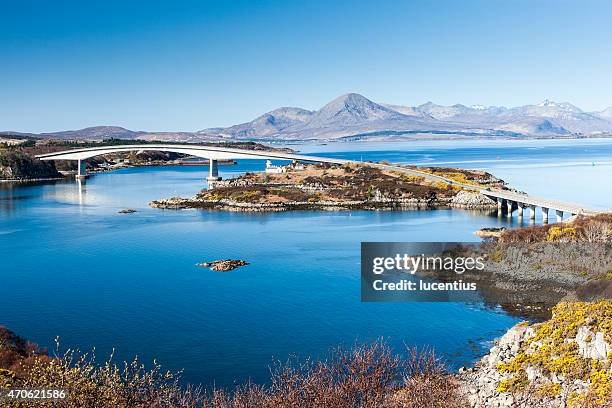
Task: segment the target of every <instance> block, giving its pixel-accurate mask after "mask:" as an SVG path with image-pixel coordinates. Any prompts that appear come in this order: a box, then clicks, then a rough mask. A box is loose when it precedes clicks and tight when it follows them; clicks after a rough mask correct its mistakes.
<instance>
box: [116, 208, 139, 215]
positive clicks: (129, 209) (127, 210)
mask: <svg viewBox="0 0 612 408" xmlns="http://www.w3.org/2000/svg"><path fill="white" fill-rule="evenodd" d="M135 212H137V211H136V210H135V209H133V208H125V209H123V210H119V211H117V213H118V214H133V213H135Z"/></svg>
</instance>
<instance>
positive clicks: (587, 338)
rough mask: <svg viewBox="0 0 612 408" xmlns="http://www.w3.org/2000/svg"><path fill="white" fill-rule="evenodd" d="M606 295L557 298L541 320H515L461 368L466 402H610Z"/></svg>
mask: <svg viewBox="0 0 612 408" xmlns="http://www.w3.org/2000/svg"><path fill="white" fill-rule="evenodd" d="M611 335H612V301H610V300H607V301H600V302H597V303H583V302H576V303H562V304H559V305H557V306H556V307H555V308H554V309H553V317H552V318H551V319H550V320H549V321H546V322H543V323H539V324H534V325H529V324H527V323H520V324H518V325H516V326H514V327H513V328H511V329H510V330H508V332H506V334H504V335H503V336H502V337H501V338H500V339H499V340H498V341H497V342H496V344H495V346H494V347H493V348H491V350H490V351H489V354H487V355H486V356H484V357H483V358H482V360H481V361H480V362H479V363H477V364H476V366H475V367H474V368H470V369H465V368H462V369H460V371H459V378H460V379H461V382H462V392H463V393H464V394H465V395H466V397H467V399H468V400H469V402H470V405H471V407H474V408H485V407H516V406H521V407H559V408H561V407H567V406H568V405H569V406H582V405H581V404H582V403H584V402H585V401H589V403H590V404H591V405H589V406H593V407H600V406H601V407H604V406H606V407H607V406H611V405H612V367H611V363H612V348H611Z"/></svg>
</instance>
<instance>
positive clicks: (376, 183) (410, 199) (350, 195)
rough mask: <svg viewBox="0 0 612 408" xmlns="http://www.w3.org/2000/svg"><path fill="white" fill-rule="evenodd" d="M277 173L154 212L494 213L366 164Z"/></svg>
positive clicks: (479, 179)
mask: <svg viewBox="0 0 612 408" xmlns="http://www.w3.org/2000/svg"><path fill="white" fill-rule="evenodd" d="M282 170H283V171H282V172H279V173H247V174H244V175H242V176H239V177H237V178H234V179H230V180H225V181H219V182H215V183H214V188H212V189H208V190H203V191H201V192H200V193H198V194H197V195H196V196H195V197H191V198H181V197H173V198H169V199H161V200H156V201H153V202H151V203H150V205H151V206H152V207H155V208H167V209H180V208H210V209H219V210H228V211H254V212H259V211H287V210H351V209H364V210H391V209H431V208H445V207H446V208H449V207H460V208H471V209H484V210H493V209H496V208H497V204H496V202H495V201H493V200H491V199H489V198H487V197H486V196H484V195H482V194H479V193H474V192H470V191H467V190H464V189H462V188H460V187H457V186H454V185H451V184H447V183H444V182H441V181H431V180H428V179H426V178H425V177H420V176H414V175H407V174H405V173H402V172H400V171H395V170H387V169H385V168H380V167H375V166H371V165H369V164H367V163H348V164H345V165H330V164H304V165H302V164H299V163H294V164H291V165H287V166H284V167H283V168H282ZM419 170H421V171H423V172H427V173H431V174H435V175H442V176H445V177H447V178H449V179H452V180H457V181H461V182H467V183H469V184H474V185H477V186H484V185H486V186H492V187H499V188H504V182H503V180H500V179H497V178H495V177H494V176H492V175H491V174H489V173H486V172H483V171H478V170H464V169H448V168H424V169H419Z"/></svg>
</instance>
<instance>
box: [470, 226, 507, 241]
mask: <svg viewBox="0 0 612 408" xmlns="http://www.w3.org/2000/svg"><path fill="white" fill-rule="evenodd" d="M505 230H506V228H504V227H491V228H481V229H479V230H478V231H476V232H475V233H474V234H476V236H478V237H480V238H499V237H501V234H502V233H503V232H504V231H505Z"/></svg>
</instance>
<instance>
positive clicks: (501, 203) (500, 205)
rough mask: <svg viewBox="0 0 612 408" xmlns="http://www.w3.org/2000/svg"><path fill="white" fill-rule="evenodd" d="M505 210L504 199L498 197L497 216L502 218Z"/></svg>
mask: <svg viewBox="0 0 612 408" xmlns="http://www.w3.org/2000/svg"><path fill="white" fill-rule="evenodd" d="M503 210H504V199H503V198H499V197H498V198H497V216H501V215H502V212H503Z"/></svg>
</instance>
